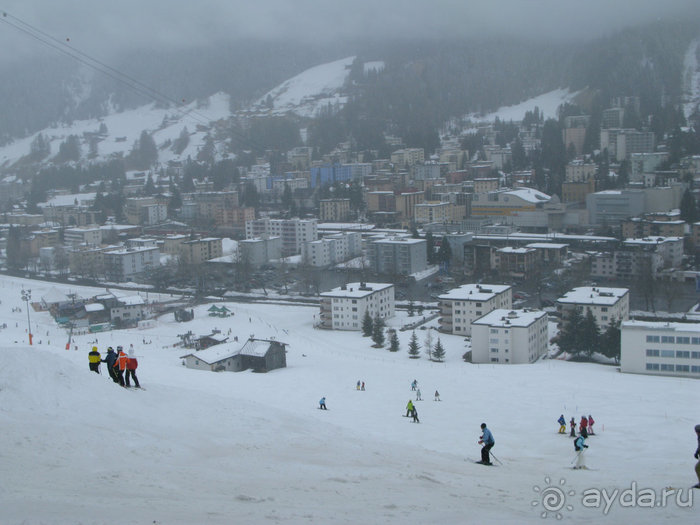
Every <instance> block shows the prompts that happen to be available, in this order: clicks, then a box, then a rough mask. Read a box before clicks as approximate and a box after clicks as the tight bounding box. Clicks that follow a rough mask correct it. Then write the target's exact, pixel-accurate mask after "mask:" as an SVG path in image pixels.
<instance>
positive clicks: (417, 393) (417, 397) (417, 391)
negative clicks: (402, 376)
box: [416, 388, 423, 401]
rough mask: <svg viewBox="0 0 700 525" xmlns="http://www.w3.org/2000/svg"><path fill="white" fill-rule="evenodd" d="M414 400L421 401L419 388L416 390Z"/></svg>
mask: <svg viewBox="0 0 700 525" xmlns="http://www.w3.org/2000/svg"><path fill="white" fill-rule="evenodd" d="M416 401H423V398H422V397H420V388H419V389H417V390H416Z"/></svg>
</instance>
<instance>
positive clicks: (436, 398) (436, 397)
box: [433, 390, 440, 401]
mask: <svg viewBox="0 0 700 525" xmlns="http://www.w3.org/2000/svg"><path fill="white" fill-rule="evenodd" d="M433 401H440V392H438V391H437V390H436V391H435V399H433Z"/></svg>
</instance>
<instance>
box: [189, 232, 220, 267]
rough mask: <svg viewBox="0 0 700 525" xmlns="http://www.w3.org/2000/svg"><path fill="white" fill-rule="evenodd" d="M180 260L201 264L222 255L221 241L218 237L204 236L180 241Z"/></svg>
mask: <svg viewBox="0 0 700 525" xmlns="http://www.w3.org/2000/svg"><path fill="white" fill-rule="evenodd" d="M179 251H180V260H181V261H182V262H184V263H185V264H201V263H203V262H206V261H209V260H211V259H215V258H216V257H221V256H222V255H223V241H222V240H221V239H220V238H218V237H206V238H203V239H194V240H191V241H183V242H182V243H180V247H179Z"/></svg>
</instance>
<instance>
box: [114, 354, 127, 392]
mask: <svg viewBox="0 0 700 525" xmlns="http://www.w3.org/2000/svg"><path fill="white" fill-rule="evenodd" d="M128 359H129V357H128V356H127V355H126V353H125V352H124V349H123V348H122V347H121V346H118V347H117V361H116V362H115V363H114V368H115V369H116V371H117V380H118V382H119V384H120V385H121V386H125V385H124V372H126V362H127V361H128Z"/></svg>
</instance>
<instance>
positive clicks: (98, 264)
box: [67, 245, 106, 278]
mask: <svg viewBox="0 0 700 525" xmlns="http://www.w3.org/2000/svg"><path fill="white" fill-rule="evenodd" d="M105 251H106V249H105V248H100V247H97V246H88V245H83V246H75V247H73V248H70V249H68V250H67V254H68V267H69V268H70V273H71V275H74V276H75V275H78V276H81V277H90V278H96V277H103V276H104V275H105V269H104V268H105V265H104V252H105Z"/></svg>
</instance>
